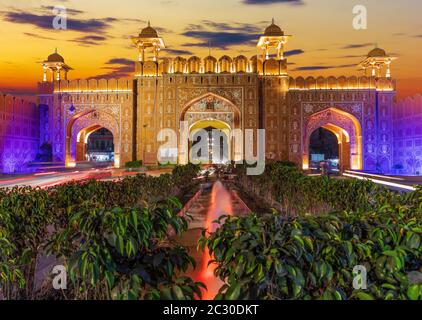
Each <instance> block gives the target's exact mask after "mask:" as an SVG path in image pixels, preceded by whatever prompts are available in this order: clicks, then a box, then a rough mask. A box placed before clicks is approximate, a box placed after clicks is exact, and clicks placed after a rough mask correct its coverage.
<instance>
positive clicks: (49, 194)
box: [0, 166, 196, 299]
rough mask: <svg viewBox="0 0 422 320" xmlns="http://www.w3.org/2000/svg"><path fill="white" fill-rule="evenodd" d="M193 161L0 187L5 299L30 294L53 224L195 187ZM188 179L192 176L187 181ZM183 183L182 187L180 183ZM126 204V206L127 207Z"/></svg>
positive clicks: (57, 227)
mask: <svg viewBox="0 0 422 320" xmlns="http://www.w3.org/2000/svg"><path fill="white" fill-rule="evenodd" d="M194 176H196V173H195V169H194V167H192V166H187V167H186V168H184V167H179V168H178V170H177V171H176V175H175V176H172V175H169V174H166V175H162V176H160V177H148V176H146V175H137V176H135V177H128V178H125V179H123V180H121V181H118V182H112V181H107V182H101V181H94V180H93V181H89V182H87V183H83V184H79V183H69V184H65V185H61V186H56V187H53V188H51V189H48V190H41V189H33V188H14V189H10V190H2V191H0V290H1V291H3V294H4V295H6V298H7V299H20V298H22V299H33V298H34V297H35V295H36V292H35V291H34V281H35V270H36V266H37V259H38V256H39V254H42V253H43V252H44V248H45V245H46V243H47V241H48V240H49V239H50V237H51V230H50V232H48V231H49V228H50V229H53V231H59V232H60V231H61V230H63V229H67V228H68V227H69V219H70V217H71V216H73V215H75V214H78V213H81V212H83V213H86V214H88V213H89V212H91V211H92V212H96V211H99V210H111V209H112V208H115V207H120V208H135V209H136V208H145V206H147V205H148V204H153V203H156V202H160V201H163V200H165V199H166V198H168V197H172V196H181V193H180V192H181V190H182V189H183V190H186V188H188V187H194V186H195V183H192V179H193V177H194ZM187 180H191V181H190V183H187ZM181 186H183V188H181ZM125 210H126V209H125Z"/></svg>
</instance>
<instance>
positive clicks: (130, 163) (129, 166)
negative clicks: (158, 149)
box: [125, 161, 142, 169]
mask: <svg viewBox="0 0 422 320" xmlns="http://www.w3.org/2000/svg"><path fill="white" fill-rule="evenodd" d="M141 167H142V161H128V162H126V163H125V168H127V169H135V168H141Z"/></svg>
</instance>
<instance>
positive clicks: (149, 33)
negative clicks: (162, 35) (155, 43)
mask: <svg viewBox="0 0 422 320" xmlns="http://www.w3.org/2000/svg"><path fill="white" fill-rule="evenodd" d="M139 37H140V38H158V33H157V30H155V29H154V28H153V27H151V25H150V23H149V22H148V27H146V28H144V29H142V31H141V33H140V34H139Z"/></svg>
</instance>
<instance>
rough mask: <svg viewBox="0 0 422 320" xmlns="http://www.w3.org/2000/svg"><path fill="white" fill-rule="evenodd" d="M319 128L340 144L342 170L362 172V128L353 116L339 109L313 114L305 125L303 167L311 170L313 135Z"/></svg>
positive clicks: (329, 109)
mask: <svg viewBox="0 0 422 320" xmlns="http://www.w3.org/2000/svg"><path fill="white" fill-rule="evenodd" d="M319 128H324V129H326V130H328V131H330V132H332V133H333V134H334V135H335V136H336V137H337V141H338V144H339V160H340V169H341V170H342V171H344V170H350V169H353V170H362V165H363V161H362V128H361V125H360V123H359V121H358V120H357V119H356V117H354V116H353V115H352V114H350V113H347V112H345V111H342V110H340V109H337V108H328V109H325V110H323V111H320V112H317V113H314V114H312V115H311V116H310V117H309V119H308V122H307V123H306V124H305V132H304V135H303V139H304V141H303V145H304V150H303V167H304V169H309V144H310V139H311V135H312V134H313V133H314V132H315V131H316V130H318V129H319Z"/></svg>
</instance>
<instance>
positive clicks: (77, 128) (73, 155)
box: [66, 110, 120, 168]
mask: <svg viewBox="0 0 422 320" xmlns="http://www.w3.org/2000/svg"><path fill="white" fill-rule="evenodd" d="M101 128H105V129H107V130H108V131H110V132H111V133H112V135H113V145H114V166H115V167H117V168H118V167H120V132H119V126H118V123H117V121H116V119H115V118H114V117H113V116H112V115H110V114H108V113H107V112H104V111H96V110H93V111H89V112H85V113H79V114H77V115H75V116H73V117H72V118H71V119H70V121H69V123H68V125H67V130H66V165H67V166H74V165H76V163H77V162H81V161H86V160H87V158H86V152H87V144H88V139H89V136H90V135H91V134H93V133H94V132H96V131H98V130H99V129H101Z"/></svg>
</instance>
